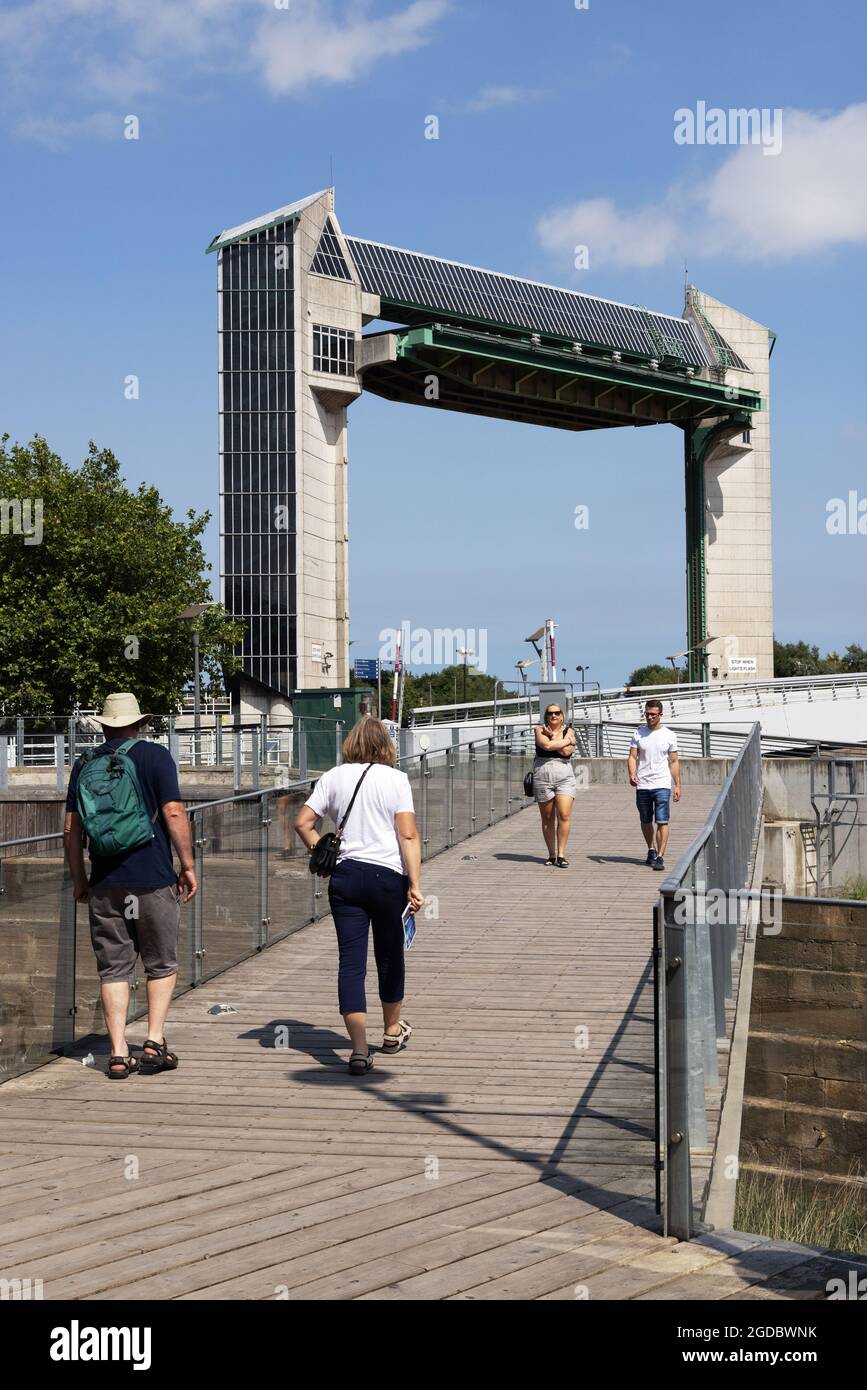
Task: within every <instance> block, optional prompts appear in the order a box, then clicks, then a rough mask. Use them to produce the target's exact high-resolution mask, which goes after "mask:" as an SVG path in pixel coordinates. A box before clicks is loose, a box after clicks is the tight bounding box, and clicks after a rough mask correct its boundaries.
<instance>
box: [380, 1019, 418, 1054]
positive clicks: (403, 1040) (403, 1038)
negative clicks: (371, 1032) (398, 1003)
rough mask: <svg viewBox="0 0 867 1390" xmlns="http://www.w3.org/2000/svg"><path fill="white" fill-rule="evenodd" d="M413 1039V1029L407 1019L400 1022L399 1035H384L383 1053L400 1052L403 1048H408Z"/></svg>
mask: <svg viewBox="0 0 867 1390" xmlns="http://www.w3.org/2000/svg"><path fill="white" fill-rule="evenodd" d="M411 1037H412V1028H411V1027H410V1025H409V1024H408V1023H407V1022H406V1020H405V1019H403V1018H402V1019H401V1020H400V1032H399V1033H383V1035H382V1050H383V1052H400V1049H401V1048H402V1047H406V1045H407V1043H408V1042H409V1040H410V1038H411Z"/></svg>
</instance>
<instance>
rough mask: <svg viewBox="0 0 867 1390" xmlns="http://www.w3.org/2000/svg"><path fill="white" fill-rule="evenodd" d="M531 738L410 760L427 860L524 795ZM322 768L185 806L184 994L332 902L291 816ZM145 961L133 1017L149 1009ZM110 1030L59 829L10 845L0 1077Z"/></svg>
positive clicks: (0, 881) (4, 863)
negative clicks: (190, 863) (189, 843)
mask: <svg viewBox="0 0 867 1390" xmlns="http://www.w3.org/2000/svg"><path fill="white" fill-rule="evenodd" d="M532 756H533V754H532V750H531V749H529V748H527V749H524V748H519V749H518V750H517V751H516V750H515V749H513V748H512V746H511V745H510V744H509V745H505V744H498V743H495V742H494V741H493V740H492V739H484V740H479V741H475V742H472V743H468V744H463V745H461V746H459V747H456V748H451V749H447V750H444V751H443V752H440V753H430V754H422V755H420V756H418V757H415V758H410V759H404V760H403V761H402V762H401V769H402V771H404V772H406V773H407V775H408V777H409V780H410V783H411V785H412V789H413V799H414V803H415V810H416V818H417V823H418V828H419V835H420V837H421V848H422V858H423V860H427V859H430V858H432V857H433V856H434V855H436V854H439V853H441V852H442V851H443V850H445V849H448V848H449V847H450V846H451V845H455V844H458V843H460V841H462V840H465V839H468V838H469V837H470V836H471V835H473V834H475V833H476V832H477V831H479V830H483V829H486V828H487V827H488V826H490V825H493V824H495V823H496V822H497V821H499V820H502V819H503V818H504V817H505V816H508V815H511V814H512V812H514V811H516V810H520V809H521V807H522V806H523V805H525V804H527V803H526V799H525V797H524V791H523V786H522V782H523V777H524V773H525V772H526V771H527V769H528V768H529V767H530V766H531V763H532ZM314 785H315V780H314V779H311V778H308V779H305V780H299V781H296V782H294V783H293V784H291V785H290V786H287V787H274V788H268V789H263V790H260V791H254V792H248V793H246V794H244V795H240V796H232V797H226V798H223V799H221V800H217V801H212V802H206V803H200V804H198V805H195V806H191V807H189V808H188V812H187V814H188V816H189V819H190V825H191V830H192V838H193V846H194V851H195V869H196V875H197V878H198V883H199V891H198V893H197V894H196V897H195V898H193V900H192V901H191V902H190V903H189V904H187V905H186V906H185V907H183V908H182V914H181V933H180V940H179V954H178V967H179V968H178V992H183V991H185V990H187V989H191V988H195V987H196V986H199V985H202V984H204V983H205V982H206V981H207V980H210V979H212V978H213V977H214V976H216V975H218V974H219V973H220V972H221V971H223V970H226V969H228V968H229V967H230V966H232V965H236V964H238V962H239V961H242V960H244V959H246V958H247V957H249V956H251V955H253V954H255V953H256V952H257V951H261V950H263V949H264V948H265V947H267V946H270V945H273V944H274V942H276V941H280V940H281V939H282V938H283V937H285V936H288V935H289V934H290V933H292V932H295V931H298V930H299V929H300V928H301V927H304V926H306V925H307V924H308V923H310V922H314V921H316V920H317V918H319V917H322V916H324V915H326V914H327V913H328V897H327V885H326V883H325V882H324V881H323V880H322V879H319V878H316V877H314V876H313V875H312V874H311V873H310V871H309V868H308V857H307V852H306V850H305V849H304V846H303V845H302V844H301V842H300V840H299V839H298V837H297V836H296V834H295V832H294V829H293V824H294V820H295V816H296V814H297V811H298V809H299V807H300V806H301V805H302V804H303V802H304V801H305V800H306V798H307V797H308V796H309V794H310V790H311V788H312V787H313V786H314ZM139 968H140V967H139V966H137V967H136V972H135V974H134V976H133V978H132V980H131V982H130V983H131V991H130V1008H129V1016H130V1018H131V1019H132V1018H138V1017H140V1016H141V1015H142V1014H144V1013H145V1008H146V1006H145V983H144V980H143V978H142V977H141V976H140V974H139ZM102 1032H103V1022H102V1012H101V1008H100V1001H99V980H98V978H97V974H96V969H95V965H94V961H93V953H92V950H91V946H90V938H89V929H88V922H87V911H86V909H84V908H78V909H76V904H75V903H74V902H73V898H72V884H71V880H70V877H69V872H68V869H67V867H66V864H65V862H64V857H63V841H62V836H61V835H58V834H54V835H42V836H38V837H35V838H32V839H27V840H12V841H6V842H4V843H2V844H0V1079H2V1080H8V1079H9V1078H10V1077H12V1076H16V1075H18V1074H20V1073H21V1072H24V1071H29V1070H30V1069H32V1068H33V1067H35V1066H38V1065H40V1064H41V1063H43V1062H47V1061H50V1060H51V1058H52V1056H54V1055H55V1054H57V1053H58V1052H62V1051H63V1050H64V1048H67V1047H69V1046H70V1045H71V1044H73V1043H76V1042H80V1041H81V1040H82V1039H83V1038H85V1037H87V1036H88V1035H90V1034H101V1033H102Z"/></svg>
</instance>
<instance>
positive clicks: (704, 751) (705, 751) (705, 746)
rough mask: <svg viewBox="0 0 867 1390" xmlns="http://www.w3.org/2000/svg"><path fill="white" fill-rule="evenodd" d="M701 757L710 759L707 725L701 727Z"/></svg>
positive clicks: (708, 726) (708, 728)
mask: <svg viewBox="0 0 867 1390" xmlns="http://www.w3.org/2000/svg"><path fill="white" fill-rule="evenodd" d="M701 756H702V757H703V758H709V757H710V724H707V723H705V724H702V726H701Z"/></svg>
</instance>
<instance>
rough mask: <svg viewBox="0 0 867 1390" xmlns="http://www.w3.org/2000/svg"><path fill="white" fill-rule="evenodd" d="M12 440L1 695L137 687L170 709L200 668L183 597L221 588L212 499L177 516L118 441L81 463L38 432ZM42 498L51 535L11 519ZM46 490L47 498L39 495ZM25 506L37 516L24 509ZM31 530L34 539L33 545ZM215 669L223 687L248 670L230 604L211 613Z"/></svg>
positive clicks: (206, 633)
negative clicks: (129, 471)
mask: <svg viewBox="0 0 867 1390" xmlns="http://www.w3.org/2000/svg"><path fill="white" fill-rule="evenodd" d="M8 439H9V436H8V435H4V436H3V437H2V439H0V499H3V500H2V504H0V505H2V508H3V510H2V512H0V521H3V522H4V524H3V525H2V527H0V705H2V706H3V707H4V708H5V710H6V712H7V714H31V715H32V714H44V713H47V712H55V713H60V712H65V711H68V710H71V709H72V708H73V706H74V705H76V704H79V705H83V706H84V707H88V706H93V705H98V704H99V703H101V701H102V699H103V697H104V696H105V695H106V694H107V693H108V692H109V691H111V690H132V691H133V692H134V694H136V695H137V696H138V699H139V702H140V704H141V706H142V709H149V710H152V711H154V712H155V713H163V712H168V711H169V710H170V709H171V708H173V707H174V706H176V704H177V702H178V700H179V698H180V696H181V694H182V692H183V689H184V687H185V686H186V685H187V683H188V682H189V680H190V678H191V676H192V666H193V657H192V641H191V636H190V624H189V623H186V622H180V621H178V618H177V615H178V613H179V612H180V610H181V609H182V608H185V607H187V606H188V605H189V604H191V603H207V602H209V601H210V587H209V582H208V579H207V577H206V574H207V571H208V570H209V569H210V568H211V567H210V565H209V564H207V563H206V561H205V556H204V551H203V549H202V543H201V536H202V532H203V531H204V529H205V527H206V526H207V524H208V521H209V520H210V515H209V513H207V512H203V513H200V514H199V515H196V513H195V512H193V511H192V510H190V511H188V513H187V519H186V521H180V520H176V519H175V518H174V517H173V515H172V512H171V509H170V508H169V507H168V506H167V505H166V504H165V503H164V502H163V500H162V498H161V497H160V495H159V493H158V491H157V489H156V488H155V487H152V486H148V485H147V484H145V483H142V484H141V485H140V486H139V488H138V490H137V491H136V492H131V491H130V490H129V489H128V488H127V487H126V485H125V483H124V481H123V479H122V477H121V474H120V465H119V463H118V461H117V459H116V458H115V456H114V454H112V453H111V452H110V451H109V450H108V449H98V448H97V447H96V445H95V444H93V443H91V444H90V447H89V450H88V454H87V457H86V458H85V460H84V461H83V463H82V465H81V467H80V468H78V469H73V468H70V467H69V466H68V465H67V464H65V463H64V462H63V460H62V459H61V458H60V457H59V456H58V455H57V454H55V453H54V452H53V451H52V450H51V449H50V448H49V447H48V444H47V443H46V441H45V440H44V439H42V438H40V437H39V436H37V437H36V438H35V439H34V440H33V441H32V443H31V444H29V445H27V446H24V445H19V444H13V445H11V446H10V445H9V444H8ZM23 499H30V508H31V510H30V512H29V516H30V518H31V520H34V521H35V518H36V517H37V516H38V515H39V514H40V508H41V532H42V534H41V537H39V539H38V542H37V536H38V528H37V527H36V525H35V524H34V525H33V526H32V535H31V536H30V537H28V536H27V535H23V534H21V531H20V529H18V528H15V527H14V526H13V524H12V523H13V521H14V518H15V516H16V513H15V510H14V509H15V507H17V506H19V504H20V503H21V502H22V501H23ZM37 503H38V506H37ZM22 515H24V516H26V515H28V512H27V508H26V507H24V508H22ZM28 539H30V540H32V541H33V542H34V543H32V544H28V543H27V542H28ZM199 630H200V633H201V637H200V651H201V664H202V672H203V675H204V676H205V677H206V678H207V679H208V681H209V682H210V683H211V684H212V685H213V687H214V688H215V689H220V688H221V686H222V673H223V671H225V672H227V673H231V672H233V671H235V670H237V669H238V666H239V664H240V663H239V660H238V658H237V657H236V656H235V655H234V653H233V650H232V649H233V647H234V646H235V644H236V643H238V642H239V641H240V640H241V638H242V637H243V632H244V629H243V625H242V624H241V623H237V622H234V621H233V620H232V619H231V618H230V617H229V616H228V615H227V614H226V612H225V610H224V609H223V608H221V607H220V606H218V605H217V606H214V607H213V608H210V609H209V610H208V611H207V612H206V613H205V614H203V616H202V617H201V619H199Z"/></svg>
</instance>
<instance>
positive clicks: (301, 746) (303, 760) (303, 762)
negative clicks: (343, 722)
mask: <svg viewBox="0 0 867 1390" xmlns="http://www.w3.org/2000/svg"><path fill="white" fill-rule="evenodd" d="M297 725H298V776H299V778H300V780H301V781H303V780H304V778H305V777H306V776H307V730H306V729H305V727H304V716H303V715H299V716H298V720H297ZM311 877H312V875H311Z"/></svg>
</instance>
